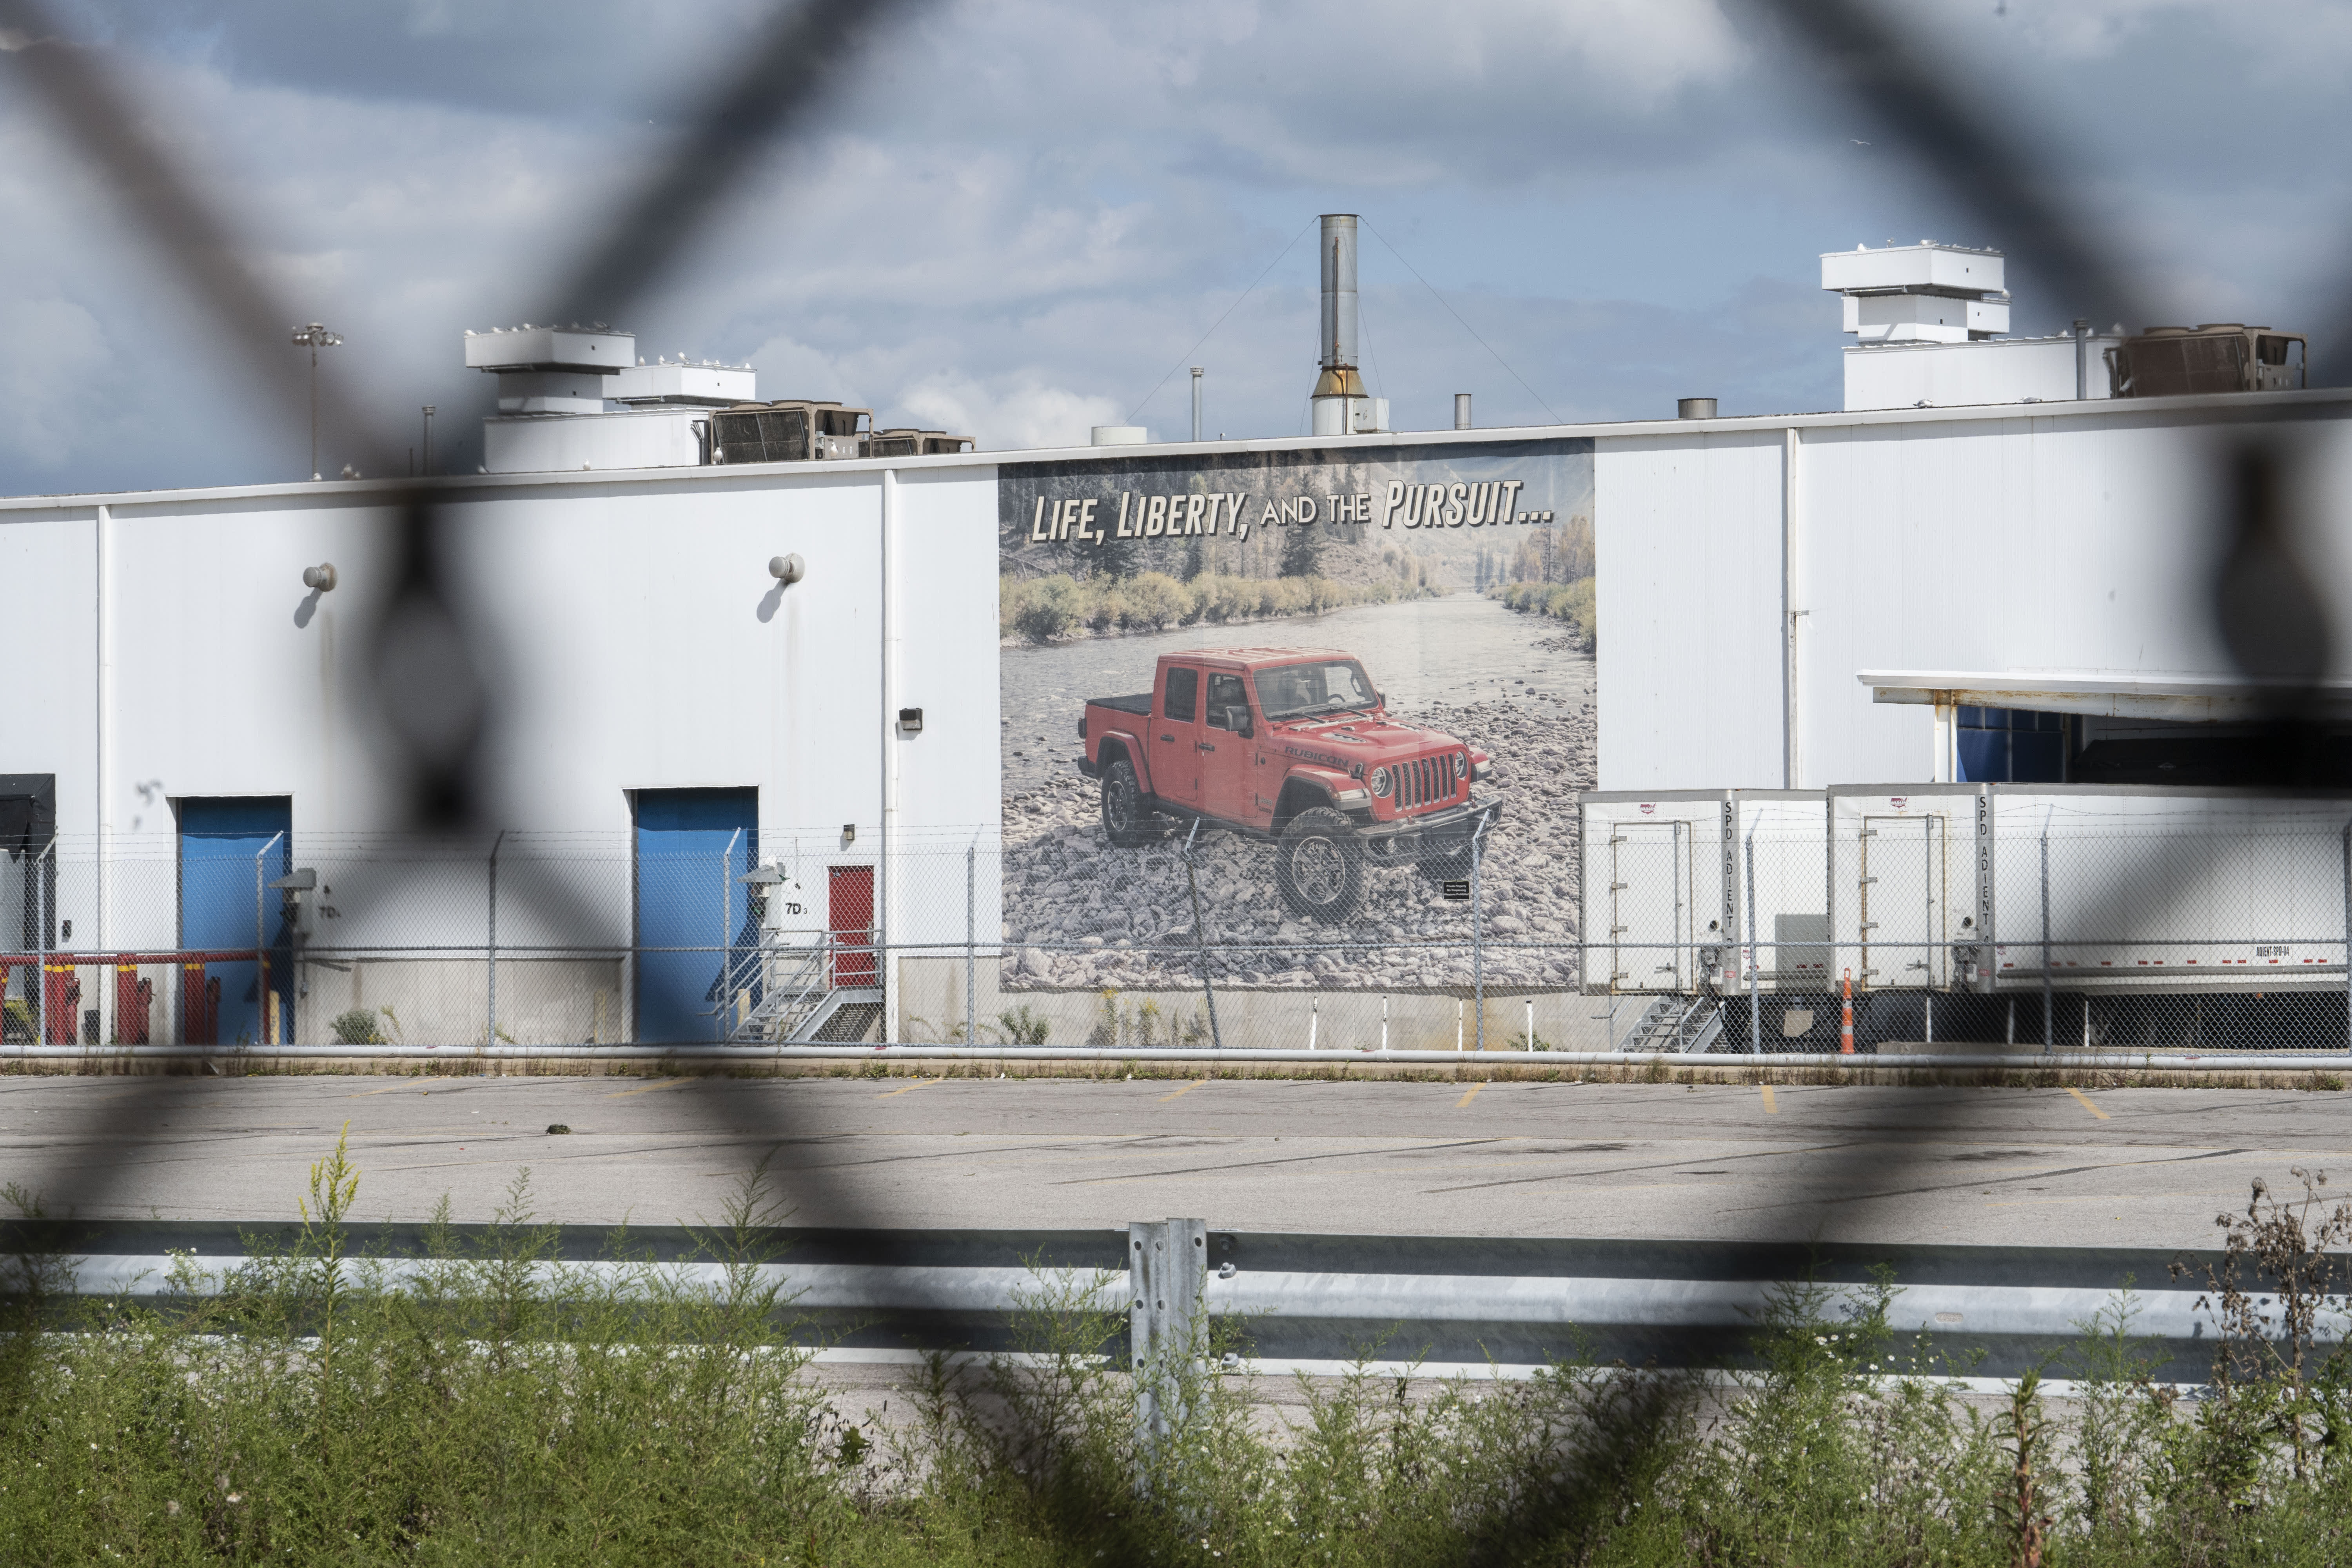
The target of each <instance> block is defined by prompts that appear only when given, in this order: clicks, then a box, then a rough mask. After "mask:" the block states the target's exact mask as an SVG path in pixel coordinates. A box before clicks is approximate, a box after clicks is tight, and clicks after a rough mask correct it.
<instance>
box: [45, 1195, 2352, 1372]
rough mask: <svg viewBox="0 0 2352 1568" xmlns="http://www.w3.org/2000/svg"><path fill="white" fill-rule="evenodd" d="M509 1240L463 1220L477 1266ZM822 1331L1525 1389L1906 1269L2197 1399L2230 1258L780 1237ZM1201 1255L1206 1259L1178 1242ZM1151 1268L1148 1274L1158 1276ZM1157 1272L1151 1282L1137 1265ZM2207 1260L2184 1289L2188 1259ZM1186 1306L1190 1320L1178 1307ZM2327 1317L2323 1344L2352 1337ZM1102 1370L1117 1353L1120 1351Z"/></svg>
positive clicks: (75, 1262) (1922, 1294)
mask: <svg viewBox="0 0 2352 1568" xmlns="http://www.w3.org/2000/svg"><path fill="white" fill-rule="evenodd" d="M488 1228H489V1227H487V1226H457V1227H455V1229H456V1234H457V1237H459V1239H460V1244H461V1247H463V1246H464V1244H465V1243H467V1241H469V1240H474V1239H478V1238H480V1237H482V1236H483V1235H484V1234H485V1233H486V1232H487V1231H488ZM613 1236H614V1233H613V1232H612V1231H610V1230H608V1229H604V1228H601V1227H593V1226H562V1227H559V1228H558V1229H557V1230H556V1232H555V1237H556V1240H555V1243H554V1246H553V1248H552V1252H553V1256H554V1258H555V1259H556V1260H557V1261H555V1262H551V1263H549V1264H543V1265H541V1266H540V1267H541V1268H542V1269H543V1270H545V1271H546V1272H545V1274H544V1275H543V1277H545V1278H552V1277H553V1273H554V1270H556V1269H558V1268H562V1269H570V1270H574V1271H577V1273H578V1274H580V1275H585V1276H599V1275H601V1276H604V1277H605V1278H607V1279H611V1278H612V1277H613V1276H614V1275H615V1274H616V1273H617V1272H618V1271H620V1270H622V1269H625V1268H630V1267H634V1266H633V1265H628V1264H623V1263H617V1262H614V1261H612V1258H611V1250H610V1249H611V1245H612V1242H613ZM290 1239H291V1232H290V1231H285V1232H274V1231H273V1228H272V1227H271V1226H267V1225H260V1226H237V1225H235V1224H231V1223H223V1222H187V1223H173V1222H158V1221H126V1222H120V1223H103V1222H101V1223H75V1222H55V1221H32V1222H18V1223H16V1224H13V1225H9V1226H5V1227H0V1279H6V1280H7V1281H9V1282H10V1283H11V1284H12V1285H13V1286H15V1287H16V1288H21V1282H22V1279H23V1275H22V1273H21V1268H22V1266H23V1263H24V1259H25V1258H26V1256H27V1255H32V1254H45V1255H47V1256H49V1257H51V1258H55V1259H57V1260H58V1261H60V1262H62V1263H64V1264H66V1265H67V1266H68V1268H69V1269H70V1271H71V1273H72V1275H73V1279H74V1282H73V1285H72V1290H73V1292H74V1293H75V1294H77V1295H79V1296H82V1297H86V1298H87V1297H119V1298H123V1299H127V1300H134V1301H141V1302H146V1303H150V1304H152V1303H155V1302H158V1301H162V1300H168V1299H171V1298H173V1296H174V1295H176V1294H177V1293H178V1292H177V1291H176V1290H175V1289H174V1287H173V1284H172V1282H171V1281H172V1277H173V1269H174V1268H175V1266H179V1265H182V1264H186V1265H191V1266H193V1267H194V1268H195V1269H196V1270H197V1271H199V1272H200V1273H202V1274H204V1275H206V1276H209V1277H210V1278H211V1279H212V1280H213V1281H214V1282H215V1284H216V1283H217V1281H218V1280H219V1279H220V1278H221V1277H222V1276H223V1275H225V1274H226V1273H227V1272H228V1271H230V1270H233V1269H235V1268H237V1267H238V1266H239V1265H241V1264H243V1263H244V1262H245V1261H247V1258H248V1257H249V1256H250V1254H249V1251H248V1248H249V1247H251V1245H252V1244H253V1243H255V1242H257V1241H261V1242H265V1243H268V1242H278V1243H283V1242H286V1241H289V1240H290ZM351 1239H352V1243H353V1250H354V1252H355V1253H358V1254H362V1255H366V1254H373V1255H374V1256H375V1257H376V1258H378V1259H379V1261H378V1262H377V1264H376V1265H375V1266H376V1267H380V1268H382V1269H383V1271H384V1272H383V1279H384V1280H385V1282H386V1283H388V1284H392V1285H394V1286H395V1287H396V1286H397V1285H398V1284H399V1283H400V1282H401V1281H402V1280H403V1279H407V1278H413V1277H414V1276H415V1275H416V1274H417V1273H418V1272H420V1271H421V1270H422V1269H424V1268H426V1267H427V1266H428V1265H427V1264H426V1263H425V1261H424V1260H423V1256H422V1255H423V1239H424V1237H423V1231H422V1227H419V1226H396V1225H383V1226H352V1227H351ZM762 1241H763V1243H764V1244H765V1245H767V1246H771V1247H773V1248H774V1249H775V1251H774V1253H773V1254H772V1257H773V1258H775V1261H772V1262H769V1263H765V1264H762V1265H761V1266H760V1269H761V1278H762V1282H763V1283H766V1282H771V1281H781V1282H782V1285H783V1286H784V1288H785V1289H786V1291H787V1293H788V1294H789V1296H790V1297H791V1299H792V1300H793V1308H794V1310H795V1311H796V1312H797V1313H798V1314H800V1315H801V1317H802V1319H803V1323H802V1327H801V1330H800V1332H801V1334H802V1335H803V1338H805V1339H806V1340H807V1341H808V1342H814V1343H821V1344H824V1346H826V1347H828V1349H829V1350H830V1351H831V1352H834V1353H837V1354H845V1355H849V1356H853V1357H857V1358H862V1359H887V1358H889V1357H891V1356H893V1355H902V1356H907V1357H912V1356H914V1355H917V1354H919V1353H922V1352H934V1351H940V1352H980V1353H988V1352H1010V1351H1014V1350H1017V1349H1018V1348H1019V1342H1018V1341H1017V1338H1016V1336H1015V1334H1014V1331H1013V1318H1014V1316H1015V1314H1017V1313H1019V1312H1021V1311H1023V1310H1036V1309H1037V1308H1039V1307H1040V1306H1042V1305H1043V1304H1044V1303H1045V1300H1047V1299H1048V1297H1049V1296H1050V1297H1051V1298H1052V1299H1053V1300H1055V1301H1058V1302H1059V1303H1060V1304H1061V1305H1063V1306H1064V1307H1065V1308H1069V1309H1084V1310H1095V1311H1100V1312H1104V1313H1106V1314H1117V1313H1119V1312H1122V1311H1124V1312H1125V1313H1126V1314H1127V1315H1128V1317H1129V1323H1130V1337H1131V1339H1132V1342H1133V1344H1134V1348H1135V1352H1136V1354H1137V1356H1138V1357H1139V1358H1142V1357H1143V1356H1144V1355H1145V1354H1146V1353H1147V1346H1149V1347H1154V1349H1153V1352H1152V1353H1157V1347H1161V1346H1165V1345H1166V1344H1167V1343H1169V1342H1170V1337H1171V1334H1173V1335H1175V1336H1176V1337H1177V1339H1178V1340H1179V1341H1181V1339H1182V1332H1181V1331H1182V1329H1183V1321H1184V1319H1185V1318H1187V1317H1188V1316H1189V1311H1188V1310H1185V1309H1187V1308H1188V1307H1189V1305H1190V1304H1191V1303H1192V1302H1195V1301H1197V1302H1198V1303H1199V1306H1200V1308H1201V1309H1202V1310H1206V1311H1207V1312H1208V1313H1209V1314H1210V1316H1211V1317H1213V1318H1216V1319H1223V1320H1226V1321H1228V1322H1230V1323H1232V1324H1234V1326H1236V1327H1238V1328H1240V1329H1241V1331H1243V1334H1244V1343H1245V1345H1246V1356H1247V1360H1246V1362H1245V1363H1244V1364H1246V1365H1248V1366H1249V1367H1251V1368H1252V1369H1253V1370H1265V1371H1282V1370H1286V1369H1305V1370H1318V1369H1328V1368H1331V1367H1334V1366H1337V1365H1340V1364H1344V1363H1349V1362H1352V1361H1355V1360H1358V1359H1360V1358H1370V1359H1373V1360H1375V1361H1377V1362H1379V1363H1382V1364H1383V1365H1385V1366H1388V1367H1394V1368H1399V1369H1401V1368H1402V1367H1405V1366H1408V1365H1418V1366H1420V1367H1421V1368H1423V1370H1424V1371H1427V1372H1432V1373H1442V1372H1450V1371H1455V1370H1466V1371H1472V1372H1475V1373H1480V1374H1486V1373H1493V1374H1495V1375H1500V1376H1506V1377H1507V1376H1514V1375H1517V1376H1524V1375H1526V1374H1527V1373H1528V1372H1529V1371H1531V1370H1532V1369H1534V1368H1538V1367H1541V1366H1544V1365H1546V1364H1548V1363H1550V1362H1552V1361H1554V1360H1555V1359H1559V1360H1568V1359H1572V1358H1574V1357H1576V1356H1578V1355H1580V1354H1582V1355H1591V1356H1593V1357H1596V1358H1598V1359H1600V1360H1601V1361H1604V1362H1608V1361H1617V1360H1622V1361H1624V1362H1626V1363H1631V1364H1633V1365H1643V1364H1654V1365H1657V1366H1660V1367H1691V1368H1698V1367H1721V1366H1737V1365H1739V1364H1741V1363H1743V1361H1744V1360H1745V1358H1746V1354H1747V1350H1748V1343H1749V1341H1750V1339H1751V1337H1752V1336H1753V1335H1754V1334H1755V1333H1756V1332H1757V1331H1759V1329H1760V1328H1762V1327H1763V1326H1764V1325H1765V1324H1766V1323H1767V1322H1768V1321H1770V1320H1771V1318H1772V1317H1773V1315H1774V1313H1775V1312H1776V1311H1778V1310H1785V1309H1786V1308H1787V1307H1788V1306H1789V1304H1790V1303H1791V1302H1793V1301H1795V1300H1798V1299H1799V1298H1800V1297H1801V1296H1803V1295H1804V1294H1805V1293H1807V1292H1811V1293H1813V1298H1814V1302H1815V1305H1814V1309H1813V1310H1815V1311H1816V1312H1817V1313H1818V1314H1819V1315H1820V1316H1821V1317H1822V1318H1824V1319H1826V1320H1829V1321H1836V1320H1838V1319H1840V1318H1843V1317H1849V1316H1853V1315H1854V1314H1857V1313H1858V1312H1860V1311H1861V1310H1863V1304H1864V1301H1865V1300H1867V1296H1868V1292H1869V1290H1870V1289H1871V1286H1872V1282H1873V1277H1874V1276H1873V1271H1874V1270H1875V1269H1879V1268H1885V1269H1888V1270H1891V1271H1892V1277H1893V1280H1894V1287H1895V1296H1894V1299H1893V1302H1892V1307H1891V1310H1890V1312H1889V1315H1888V1323H1889V1326H1890V1327H1891V1328H1892V1329H1893V1330H1894V1331H1895V1336H1896V1339H1897V1341H1898V1342H1901V1343H1905V1344H1906V1346H1907V1347H1908V1348H1909V1349H1916V1351H1918V1352H1924V1353H1926V1354H1927V1355H1928V1356H1929V1357H1930V1358H1931V1360H1937V1358H1942V1357H1948V1358H1949V1361H1948V1363H1942V1362H1940V1361H1939V1362H1938V1364H1948V1366H1949V1367H1950V1368H1951V1369H1953V1370H1954V1371H1956V1372H1959V1371H1965V1372H1966V1373H1969V1374H1971V1375H1975V1376H2005V1375H2014V1374H2016V1373H2022V1372H2024V1371H2026V1370H2027V1369H2029V1368H2032V1367H2037V1366H2041V1365H2042V1364H2044V1363H2045V1362H2047V1361H2048V1360H2049V1358H2050V1357H2051V1356H2052V1354H2053V1352H2059V1351H2062V1350H2063V1348H2064V1347H2065V1346H2067V1345H2068V1344H2070V1343H2072V1342H2075V1341H2076V1340H2078V1339H2079V1338H2080V1337H2081V1336H2082V1334H2083V1332H2084V1328H2085V1326H2086V1325H2088V1324H2090V1323H2091V1322H2092V1321H2093V1320H2094V1319H2095V1318H2096V1317H2098V1316H2099V1315H2100V1314H2101V1313H2103V1312H2108V1311H2111V1310H2112V1309H2114V1308H2115V1307H2116V1304H2117V1303H2118V1302H2119V1301H2121V1300H2124V1298H2123V1297H2122V1296H2121V1295H2120V1294H2119V1293H2120V1292H2123V1291H2125V1290H2126V1289H2128V1290H2129V1291H2131V1292H2132V1294H2131V1296H2130V1298H2129V1301H2130V1305H2131V1308H2132V1310H2133V1317H2132V1323H2131V1329H2132V1332H2133V1333H2134V1334H2135V1335H2136V1336H2138V1337H2140V1338H2142V1339H2144V1340H2145V1341H2146V1343H2145V1344H2144V1346H2143V1349H2144V1351H2145V1352H2147V1354H2148V1355H2149V1356H2150V1358H2151V1362H2152V1364H2151V1366H2150V1374H2151V1375H2152V1376H2153V1377H2155V1378H2156V1379H2157V1380H2158V1381H2168V1382H2186V1383H2197V1382H2201V1381H2203V1380H2204V1378H2205V1377H2206V1375H2207V1373H2208V1371H2209V1369H2210V1363H2211V1359H2212V1355H2213V1351H2214V1348H2215V1338H2216V1332H2217V1328H2218V1323H2217V1321H2216V1319H2215V1317H2214V1315H2213V1314H2212V1312H2211V1311H2210V1310H2207V1309H2205V1308H2203V1307H2200V1297H2201V1296H2202V1295H2203V1294H2204V1292H2203V1290H2202V1289H2201V1287H2200V1283H2199V1281H2201V1280H2202V1279H2203V1278H2204V1271H2205V1268H2206V1267H2207V1266H2209V1265H2218V1264H2219V1262H2220V1260H2221V1259H2220V1255H2219V1254H2215V1253H2210V1252H2196V1253H2184V1252H2170V1251H2164V1250H2159V1249H2154V1248H2125V1247H1957V1246H1949V1247H1947V1246H1922V1245H1916V1244H1888V1245H1884V1246H1879V1245H1867V1244H1853V1243H1840V1244H1823V1245H1821V1246H1818V1247H1812V1248H1810V1249H1807V1250H1808V1251H1809V1254H1810V1269H1809V1273H1808V1275H1807V1277H1806V1278H1802V1279H1791V1278H1790V1268H1789V1262H1790V1256H1791V1253H1790V1248H1789V1247H1786V1246H1783V1245H1780V1244H1772V1243H1753V1242H1724V1241H1652V1240H1615V1239H1552V1238H1531V1237H1409V1236H1408V1237H1394V1236H1326V1235H1315V1234H1307V1233H1293V1232H1261V1231H1234V1230H1222V1229H1215V1228H1212V1227H1209V1226H1206V1225H1205V1224H1204V1223H1203V1222H1202V1221H1199V1220H1170V1221H1166V1222H1164V1223H1163V1222H1153V1223H1149V1224H1137V1225H1134V1226H1129V1229H1128V1231H1127V1232H1126V1233H1124V1234H1122V1233H1121V1232H1119V1231H1116V1230H1108V1229H1106V1230H1060V1231H1045V1230H992V1231H974V1230H907V1231H892V1230H850V1229H779V1230H774V1231H771V1232H765V1233H762ZM1186 1241H1190V1242H1191V1245H1190V1246H1186V1245H1184V1243H1185V1242H1186ZM627 1245H628V1247H629V1248H630V1249H631V1252H632V1254H633V1255H634V1256H637V1257H642V1258H647V1259H650V1260H652V1261H653V1262H654V1263H655V1264H656V1267H658V1268H661V1269H663V1270H664V1271H665V1272H666V1273H667V1274H668V1275H669V1277H670V1278H671V1279H673V1280H675V1281H676V1282H677V1283H679V1284H683V1285H688V1286H691V1285H693V1284H695V1283H697V1282H701V1283H715V1282H717V1281H718V1280H719V1278H720V1277H721V1270H720V1268H719V1265H718V1264H717V1263H714V1262H712V1261H710V1260H709V1259H708V1258H706V1257H705V1256H703V1255H702V1253H701V1252H700V1249H699V1242H698V1239H697V1237H696V1235H695V1233H693V1232H691V1231H688V1230H685V1229H680V1228H675V1227H650V1228H646V1229H632V1230H630V1231H629V1232H627ZM1148 1249H1153V1250H1154V1256H1153V1257H1151V1258H1145V1257H1144V1255H1145V1253H1146V1251H1147V1250H1148ZM1139 1258H1143V1259H1144V1262H1143V1264H1142V1266H1141V1267H1135V1265H1136V1264H1137V1261H1138V1259H1139ZM2175 1262H2182V1263H2186V1264H2187V1265H2189V1269H2188V1272H2187V1273H2186V1274H2184V1275H2183V1276H2181V1277H2180V1278H2179V1279H2176V1278H2175V1277H2174V1275H2173V1273H2172V1268H2171V1266H2172V1265H2173V1264H2174V1263H2175ZM1171 1300H1173V1301H1174V1302H1175V1303H1177V1305H1176V1307H1174V1308H1171V1306H1170V1302H1171ZM2346 1330H2347V1318H2346V1317H2345V1316H2343V1315H2341V1314H2338V1313H2330V1314H2326V1315H2324V1316H2323V1319H2322V1321H2321V1324H2320V1337H2321V1338H2323V1339H2325V1340H2328V1341H2331V1342H2335V1341H2341V1340H2343V1339H2345V1338H2346V1337H2347V1333H2346ZM1103 1348H1104V1351H1105V1352H1106V1353H1108V1350H1109V1346H1108V1344H1106V1345H1105V1346H1104V1347H1103Z"/></svg>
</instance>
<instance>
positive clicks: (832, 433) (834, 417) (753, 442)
mask: <svg viewBox="0 0 2352 1568" xmlns="http://www.w3.org/2000/svg"><path fill="white" fill-rule="evenodd" d="M873 427H874V411H873V410H872V409H870V408H845V407H844V406H843V405H840V404H838V403H808V402H796V401H793V400H789V399H787V400H783V401H780V402H776V403H739V404H737V405H735V406H734V407H732V408H730V409H727V410H725V411H723V412H721V413H716V414H713V415H712V416H710V420H709V429H708V430H707V432H706V433H705V436H704V439H705V441H707V442H708V443H709V445H708V447H706V455H705V459H704V460H705V461H706V462H709V463H714V464H718V463H725V464H736V463H805V462H814V461H821V460H824V459H829V458H863V457H865V456H866V443H867V442H868V441H869V440H871V439H872V434H871V433H872V430H873Z"/></svg>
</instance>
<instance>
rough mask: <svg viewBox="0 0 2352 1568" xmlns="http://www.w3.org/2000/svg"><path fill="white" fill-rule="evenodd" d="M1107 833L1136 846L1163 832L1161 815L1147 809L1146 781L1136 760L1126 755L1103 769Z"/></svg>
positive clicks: (1123, 846) (1122, 843)
mask: <svg viewBox="0 0 2352 1568" xmlns="http://www.w3.org/2000/svg"><path fill="white" fill-rule="evenodd" d="M1102 825H1103V837H1106V838H1108V839H1109V840H1110V841H1111V842H1112V843H1113V844H1115V845H1117V846H1118V847H1120V848H1121V849H1133V848H1136V847H1139V846H1141V845H1145V844H1149V843H1150V842H1151V841H1152V840H1153V839H1155V838H1158V837H1160V818H1159V817H1158V816H1155V815H1153V814H1152V813H1150V812H1149V811H1146V810H1144V809H1143V784H1142V781H1141V780H1139V779H1138V778H1137V777H1136V776H1135V764H1134V763H1130V762H1129V761H1128V760H1127V759H1126V758H1125V757H1121V758H1119V759H1118V761H1117V762H1115V763H1111V765H1110V766H1109V767H1108V768H1105V769H1104V770H1103V780H1102Z"/></svg>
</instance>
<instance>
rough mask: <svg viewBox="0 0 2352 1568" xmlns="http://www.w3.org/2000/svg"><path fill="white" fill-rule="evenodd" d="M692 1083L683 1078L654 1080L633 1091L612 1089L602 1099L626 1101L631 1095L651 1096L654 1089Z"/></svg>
mask: <svg viewBox="0 0 2352 1568" xmlns="http://www.w3.org/2000/svg"><path fill="white" fill-rule="evenodd" d="M693 1081H694V1080H693V1079H684V1078H663V1079H655V1080H654V1081H653V1082H651V1083H641V1084H639V1085H638V1086H637V1087H636V1088H635V1089H614V1091H613V1092H612V1093H610V1094H608V1095H606V1096H605V1097H604V1098H605V1099H606V1100H626V1099H627V1098H628V1097H629V1096H631V1095H633V1094H651V1093H652V1092H653V1091H654V1090H656V1089H676V1088H677V1086H678V1085H679V1084H682V1083H691V1082H693Z"/></svg>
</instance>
